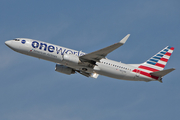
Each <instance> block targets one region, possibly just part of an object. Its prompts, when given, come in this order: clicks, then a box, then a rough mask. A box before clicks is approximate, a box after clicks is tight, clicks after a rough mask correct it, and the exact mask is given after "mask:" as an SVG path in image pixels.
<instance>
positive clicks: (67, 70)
mask: <svg viewBox="0 0 180 120" xmlns="http://www.w3.org/2000/svg"><path fill="white" fill-rule="evenodd" d="M55 71H57V72H60V73H64V74H67V75H70V74H74V73H75V70H73V69H72V68H69V67H66V66H63V65H58V64H56V67H55Z"/></svg>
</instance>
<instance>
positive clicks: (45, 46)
mask: <svg viewBox="0 0 180 120" xmlns="http://www.w3.org/2000/svg"><path fill="white" fill-rule="evenodd" d="M22 43H23V42H22ZM31 46H32V47H33V48H35V49H37V48H39V50H44V51H48V52H50V53H53V52H56V53H57V54H59V53H60V54H61V55H63V54H74V55H77V56H82V55H84V54H85V53H83V52H81V51H75V50H71V49H66V48H63V47H55V46H54V45H48V44H47V43H41V42H38V41H33V42H32V44H31ZM32 50H34V49H32ZM32 50H30V51H32Z"/></svg>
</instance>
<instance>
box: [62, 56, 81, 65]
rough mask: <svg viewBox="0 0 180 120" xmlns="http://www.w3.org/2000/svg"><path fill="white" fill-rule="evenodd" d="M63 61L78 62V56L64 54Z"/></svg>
mask: <svg viewBox="0 0 180 120" xmlns="http://www.w3.org/2000/svg"><path fill="white" fill-rule="evenodd" d="M63 61H65V62H66V63H69V64H78V63H80V60H79V57H78V56H76V55H74V54H64V55H63Z"/></svg>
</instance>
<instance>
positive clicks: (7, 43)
mask: <svg viewBox="0 0 180 120" xmlns="http://www.w3.org/2000/svg"><path fill="white" fill-rule="evenodd" d="M5 45H7V46H8V47H9V48H11V46H12V45H11V41H10V40H9V41H6V42H5Z"/></svg>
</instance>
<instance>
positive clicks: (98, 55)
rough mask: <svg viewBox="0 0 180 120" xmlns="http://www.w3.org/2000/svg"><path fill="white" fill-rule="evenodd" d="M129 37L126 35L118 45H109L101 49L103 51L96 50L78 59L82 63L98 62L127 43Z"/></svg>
mask: <svg viewBox="0 0 180 120" xmlns="http://www.w3.org/2000/svg"><path fill="white" fill-rule="evenodd" d="M129 36H130V34H128V35H126V36H125V37H124V38H123V39H122V40H121V41H119V42H118V43H115V44H113V45H110V46H108V47H106V48H103V49H100V50H97V51H95V52H92V53H89V54H85V55H83V56H80V59H81V60H83V61H95V62H99V61H100V60H101V59H102V58H105V57H106V56H107V54H109V53H110V52H112V51H113V50H115V49H117V48H118V47H120V46H121V45H123V44H124V43H125V42H126V41H127V39H128V38H129Z"/></svg>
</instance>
